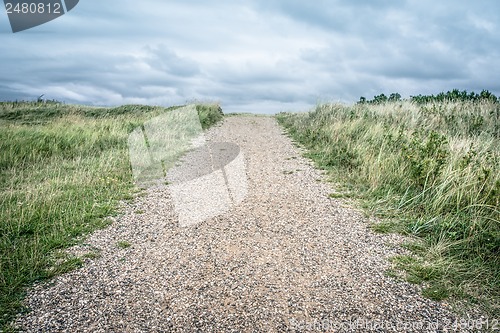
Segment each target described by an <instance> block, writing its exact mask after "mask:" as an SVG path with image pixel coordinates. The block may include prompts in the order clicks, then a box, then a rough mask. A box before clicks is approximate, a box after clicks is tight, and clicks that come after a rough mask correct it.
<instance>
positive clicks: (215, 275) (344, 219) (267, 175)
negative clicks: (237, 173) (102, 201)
mask: <svg viewBox="0 0 500 333" xmlns="http://www.w3.org/2000/svg"><path fill="white" fill-rule="evenodd" d="M207 139H209V140H211V141H213V142H226V143H231V144H234V145H237V146H238V147H239V149H240V150H241V152H242V153H243V155H242V156H244V168H245V169H244V170H245V175H246V179H245V180H242V181H246V187H245V192H244V197H242V198H241V199H242V200H239V201H238V202H236V203H235V204H234V205H233V206H231V207H230V208H229V209H228V210H226V211H225V212H222V213H221V214H220V215H216V216H213V217H211V218H209V219H206V220H205V221H201V222H197V223H193V224H189V225H180V224H179V215H178V213H176V209H175V205H174V200H173V199H172V192H171V190H170V189H169V188H170V187H172V184H170V185H164V186H159V187H155V188H150V189H148V190H147V191H146V192H145V193H144V195H143V196H140V197H138V198H137V200H136V201H135V202H133V203H129V204H124V207H123V212H124V213H123V215H122V216H119V217H117V218H116V219H115V220H114V222H113V224H112V225H111V226H110V227H108V228H107V229H105V230H100V231H98V232H96V233H95V234H93V235H92V236H91V237H89V238H88V240H86V242H85V244H83V245H82V246H79V247H78V248H76V249H74V250H73V251H74V252H76V253H78V254H80V255H82V254H85V253H87V254H88V253H90V255H89V254H88V255H87V257H90V258H88V259H86V260H85V265H84V267H83V268H81V269H79V270H76V271H73V272H71V273H68V274H65V275H62V276H59V277H57V278H55V279H54V280H52V281H50V282H49V283H48V284H44V285H38V286H36V287H35V288H33V289H32V290H31V291H30V292H29V294H28V297H27V300H26V304H27V305H28V306H29V307H30V308H31V309H32V311H31V312H29V313H27V314H25V315H24V316H20V317H19V318H18V320H17V324H18V325H19V327H20V328H21V329H23V330H24V331H27V332H59V331H60V332H63V331H64V332H171V331H172V332H197V331H200V332H295V331H297V332H302V331H311V332H324V331H329V332H370V331H371V332H406V331H407V332H434V331H435V332H438V331H442V328H443V325H445V324H446V323H447V322H449V321H451V320H453V316H452V315H451V314H450V313H449V312H448V311H447V309H446V306H445V305H441V304H440V303H436V302H433V301H430V300H427V299H424V298H422V297H421V296H419V294H418V292H417V290H416V289H415V287H414V286H411V285H408V284H406V283H404V282H397V281H395V280H393V279H391V278H389V277H387V276H385V274H384V272H385V270H386V269H387V268H388V267H389V266H388V265H389V263H388V261H387V258H388V257H390V256H391V255H394V254H397V253H400V252H401V251H402V250H401V249H400V248H399V247H398V246H397V244H398V243H399V242H400V241H401V237H400V236H397V235H378V234H375V233H373V232H372V231H370V229H369V228H368V223H367V221H366V218H365V217H363V215H362V214H361V213H359V212H358V211H356V210H354V209H352V208H349V206H348V205H347V204H346V203H345V202H342V201H341V200H336V199H332V198H329V196H328V195H329V194H330V193H332V192H333V191H334V190H333V189H332V187H331V184H329V183H326V182H324V181H321V180H322V179H323V176H322V174H321V172H320V171H318V170H315V169H314V168H313V167H312V166H311V163H310V162H309V161H308V160H306V159H304V158H302V157H301V152H300V150H299V149H298V148H296V147H295V146H294V145H293V144H292V142H291V141H290V139H289V138H288V137H287V136H285V135H283V133H282V129H281V128H280V127H279V126H278V125H277V124H276V121H275V120H274V119H273V118H270V117H254V116H237V117H228V118H226V120H225V121H224V123H223V124H222V125H221V126H217V127H215V128H213V129H211V130H210V131H209V133H207ZM226 182H227V179H226ZM200 186H203V185H200ZM206 186H210V184H208V183H207V185H206ZM199 190H200V191H205V193H206V191H210V189H201V188H200V189H199ZM438 325H439V326H438Z"/></svg>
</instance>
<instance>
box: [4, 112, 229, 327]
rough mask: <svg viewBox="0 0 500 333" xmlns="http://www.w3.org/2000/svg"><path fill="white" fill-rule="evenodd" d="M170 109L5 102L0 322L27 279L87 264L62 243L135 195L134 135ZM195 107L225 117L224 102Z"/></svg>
mask: <svg viewBox="0 0 500 333" xmlns="http://www.w3.org/2000/svg"><path fill="white" fill-rule="evenodd" d="M170 109H173V108H170ZM170 109H165V108H161V107H150V106H138V105H128V106H121V107H117V108H90V107H81V106H71V105H64V104H61V103H56V102H50V103H27V102H19V103H17V102H14V103H11V102H3V103H0V328H2V327H4V328H7V326H6V325H8V322H9V321H10V320H11V319H12V318H13V316H14V315H15V314H16V313H17V312H18V311H20V310H21V309H22V306H21V300H22V297H23V291H24V290H25V288H26V286H29V285H30V284H31V283H33V282H36V281H40V280H43V279H47V278H50V277H52V276H54V275H56V274H60V273H63V272H66V271H68V270H71V269H74V268H75V267H78V266H79V265H81V260H80V259H79V258H70V257H68V256H67V255H65V254H64V252H63V251H60V250H61V249H64V248H66V247H68V246H71V245H74V244H75V243H76V242H78V241H79V240H81V238H82V237H81V236H84V235H86V234H88V233H90V232H92V231H93V230H96V229H97V228H102V227H104V226H106V224H107V222H106V219H105V217H107V216H110V215H112V214H115V213H116V208H117V203H118V201H119V200H124V199H130V198H132V194H133V193H134V191H135V187H134V184H133V182H132V173H131V167H130V162H129V156H128V146H127V139H128V135H129V133H130V132H131V131H132V130H134V129H135V128H137V127H138V126H141V125H143V124H144V122H145V121H147V120H149V119H151V118H153V117H155V116H157V115H160V114H162V113H164V112H168V111H169V110H170ZM197 110H198V113H199V116H200V121H201V123H202V127H203V128H208V127H209V126H211V125H213V124H214V123H216V122H218V121H219V120H221V119H222V118H223V114H222V110H221V109H220V107H219V106H218V105H199V106H197Z"/></svg>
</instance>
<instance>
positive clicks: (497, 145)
mask: <svg viewBox="0 0 500 333" xmlns="http://www.w3.org/2000/svg"><path fill="white" fill-rule="evenodd" d="M277 119H278V121H279V122H280V123H281V124H282V125H283V126H284V127H285V128H287V130H288V132H289V134H290V135H291V136H292V137H293V138H294V139H295V140H296V141H297V142H299V143H300V144H302V145H303V146H305V148H307V150H308V154H307V155H308V156H309V157H311V158H312V159H313V160H314V161H315V162H316V163H317V165H318V166H319V167H321V168H324V169H326V170H328V172H329V175H330V176H331V179H332V181H335V182H336V183H338V186H339V189H340V190H341V191H342V192H343V194H344V195H345V196H349V197H355V198H357V199H358V202H359V203H360V205H362V206H363V207H364V208H366V209H368V210H369V212H370V213H372V214H374V215H376V216H378V217H380V218H381V221H382V222H381V223H380V224H377V225H375V226H374V228H375V229H376V230H378V231H381V232H389V231H390V232H394V231H397V232H401V233H404V234H406V235H409V236H412V239H414V241H413V242H411V244H408V247H409V248H410V249H411V250H412V251H413V253H414V254H415V255H413V256H406V257H397V258H394V259H393V261H394V267H395V271H394V272H392V273H393V274H398V272H401V270H400V269H403V271H404V272H405V274H404V276H405V277H406V278H407V279H408V280H409V281H411V282H415V283H421V284H423V286H424V289H423V293H424V294H425V295H426V296H428V297H430V298H432V299H437V300H439V299H444V298H447V297H450V300H461V302H463V301H468V302H470V303H468V304H471V303H475V304H476V305H479V306H480V307H481V308H482V310H484V311H487V312H489V313H491V314H494V313H496V314H498V306H499V300H500V297H499V296H500V293H499V285H500V104H499V103H495V102H488V101H483V102H474V103H473V102H460V103H446V102H442V103H433V104H432V103H431V104H424V105H417V104H414V103H410V102H399V101H398V102H394V103H382V104H373V105H369V104H358V105H355V106H343V105H331V104H327V105H319V106H318V107H317V108H316V109H315V110H313V111H311V112H309V113H303V114H289V113H288V114H287V113H284V114H279V115H278V116H277ZM337 195H338V194H337ZM466 303H467V302H466Z"/></svg>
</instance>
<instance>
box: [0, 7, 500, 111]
mask: <svg viewBox="0 0 500 333" xmlns="http://www.w3.org/2000/svg"><path fill="white" fill-rule="evenodd" d="M453 88H458V89H460V90H463V89H466V90H474V91H476V92H479V91H481V90H482V89H487V90H490V91H491V92H493V93H494V94H495V95H500V2H499V1H497V0H478V1H469V0H442V1H436V0H432V1H430V0H407V1H403V0H378V1H371V0H350V1H347V0H345V1H340V0H329V1H323V0H316V1H305V0H300V1H299V0H282V1H280V0H247V1H235V0H218V1H207V0H204V1H201V0H183V1H177V0H173V1H166V0H163V1H160V0H157V1H155V0H141V1H131V0H120V1H98V0H80V3H79V4H78V5H77V6H76V7H75V8H74V9H73V10H72V11H70V12H69V13H67V14H66V15H64V16H62V17H60V18H58V19H56V20H54V21H51V22H49V23H47V24H44V25H41V26H39V27H36V28H33V29H30V30H26V31H23V32H19V33H15V34H14V33H12V30H11V28H10V25H9V21H8V18H7V14H6V12H5V10H2V11H1V12H0V100H12V99H36V98H37V96H39V95H41V94H45V97H46V98H49V99H57V100H62V101H65V102H68V103H78V104H89V105H121V104H128V103H140V104H154V105H173V104H184V103H186V102H190V101H194V100H201V101H219V102H220V103H221V104H222V106H223V109H224V111H225V112H255V113H274V112H279V111H288V110H307V109H309V108H310V107H312V106H313V105H315V104H316V103H318V102H327V101H335V102H344V103H352V102H355V101H357V100H358V99H359V97H360V96H365V97H367V98H372V97H373V96H374V95H377V94H380V93H385V94H387V95H388V94H390V93H392V92H399V93H400V94H401V95H403V97H408V96H410V95H417V94H420V93H422V94H427V93H438V92H440V91H447V90H450V89H453Z"/></svg>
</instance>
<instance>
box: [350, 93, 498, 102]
mask: <svg viewBox="0 0 500 333" xmlns="http://www.w3.org/2000/svg"><path fill="white" fill-rule="evenodd" d="M409 100H410V101H411V102H414V103H417V104H428V103H442V102H479V101H483V102H484V101H487V102H491V103H497V102H499V98H498V97H496V96H495V95H493V94H492V93H491V92H489V91H488V90H483V91H481V92H480V93H479V94H477V93H475V92H473V91H472V92H470V93H468V92H467V91H466V90H463V91H460V90H458V89H453V90H451V91H448V92H446V93H444V92H441V93H439V94H437V95H421V94H420V95H416V96H410V98H409ZM399 101H401V95H400V94H399V93H392V94H390V96H389V97H387V96H386V95H385V94H380V95H377V96H374V97H373V99H372V100H367V99H366V97H360V98H359V101H358V104H365V103H367V104H382V103H386V102H399Z"/></svg>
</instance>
